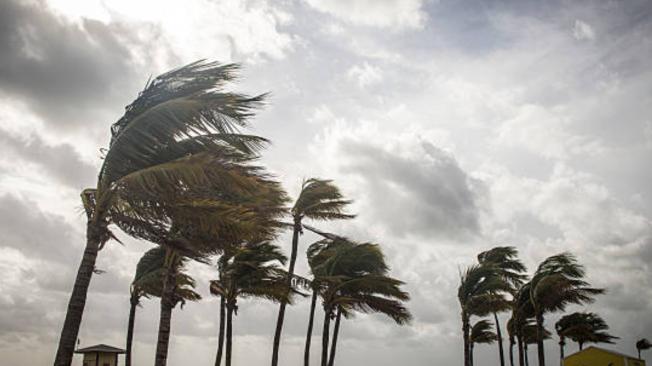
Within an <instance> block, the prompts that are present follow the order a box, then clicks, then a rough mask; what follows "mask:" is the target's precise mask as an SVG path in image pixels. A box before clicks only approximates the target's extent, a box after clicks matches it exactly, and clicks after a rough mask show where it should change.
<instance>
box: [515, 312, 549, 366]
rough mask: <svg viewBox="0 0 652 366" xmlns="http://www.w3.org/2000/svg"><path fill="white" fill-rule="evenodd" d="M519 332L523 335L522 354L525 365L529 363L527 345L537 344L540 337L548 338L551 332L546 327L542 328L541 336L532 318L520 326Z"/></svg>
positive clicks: (527, 365)
mask: <svg viewBox="0 0 652 366" xmlns="http://www.w3.org/2000/svg"><path fill="white" fill-rule="evenodd" d="M521 334H522V335H523V354H524V357H525V366H529V365H530V361H529V359H528V345H530V344H537V343H538V340H539V338H540V337H542V338H543V339H544V340H546V339H550V336H551V333H550V332H549V331H548V330H547V329H545V328H544V329H543V333H542V334H543V336H540V335H539V329H538V326H537V325H536V323H535V322H534V321H533V320H532V319H528V320H527V321H526V322H525V324H524V325H523V326H522V328H521Z"/></svg>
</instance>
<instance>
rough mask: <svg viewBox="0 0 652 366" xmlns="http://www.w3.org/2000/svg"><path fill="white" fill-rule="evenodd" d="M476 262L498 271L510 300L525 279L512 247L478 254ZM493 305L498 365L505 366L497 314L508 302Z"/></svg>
mask: <svg viewBox="0 0 652 366" xmlns="http://www.w3.org/2000/svg"><path fill="white" fill-rule="evenodd" d="M478 262H479V263H480V264H491V265H494V266H495V267H497V268H498V269H499V271H500V275H501V277H503V280H504V281H506V282H507V283H508V284H510V285H511V287H512V288H511V291H509V292H510V293H511V294H512V298H513V297H514V294H515V293H516V291H518V289H519V288H520V287H521V285H522V284H523V282H524V281H525V280H526V279H527V276H526V275H525V274H524V272H525V271H526V268H525V265H524V264H523V262H521V261H520V260H519V259H518V251H517V250H516V248H514V247H509V246H506V247H495V248H492V249H490V250H487V251H485V252H482V253H480V254H478ZM494 304H495V305H496V308H494V309H492V310H493V311H492V313H493V316H494V321H495V324H496V338H497V339H496V340H497V344H498V355H499V358H500V365H501V366H505V354H504V350H503V336H502V332H501V329H500V322H499V321H498V313H499V312H501V311H505V310H508V309H509V308H510V305H509V300H507V299H506V298H503V301H496V302H495V303H494ZM510 357H512V358H513V355H510ZM512 362H513V360H512Z"/></svg>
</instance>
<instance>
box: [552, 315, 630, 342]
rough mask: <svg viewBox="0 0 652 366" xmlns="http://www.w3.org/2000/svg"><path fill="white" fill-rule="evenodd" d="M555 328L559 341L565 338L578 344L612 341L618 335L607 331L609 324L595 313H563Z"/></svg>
mask: <svg viewBox="0 0 652 366" xmlns="http://www.w3.org/2000/svg"><path fill="white" fill-rule="evenodd" d="M555 330H556V331H557V335H559V339H560V342H562V343H563V342H564V340H565V339H566V338H568V339H571V340H572V341H574V342H577V343H578V344H582V345H583V344H586V343H614V340H616V339H618V337H614V336H612V335H610V334H609V333H607V330H609V326H608V325H607V323H606V322H605V321H604V320H603V319H602V318H601V317H600V316H599V315H597V314H595V313H579V312H576V313H571V314H568V315H564V316H563V317H562V318H561V319H559V321H557V323H555Z"/></svg>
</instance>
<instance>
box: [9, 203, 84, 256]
mask: <svg viewBox="0 0 652 366" xmlns="http://www.w3.org/2000/svg"><path fill="white" fill-rule="evenodd" d="M0 233H2V236H0V248H2V247H8V248H14V249H16V250H18V251H20V252H21V253H22V254H23V255H25V256H26V257H29V258H32V259H40V260H45V261H48V262H57V263H64V264H69V263H70V258H71V257H75V258H76V257H77V253H78V249H77V248H75V247H74V246H73V245H71V243H81V240H80V235H79V234H78V233H76V232H75V230H74V229H73V228H72V227H71V226H70V225H69V224H68V223H67V222H66V221H65V220H64V219H63V218H62V217H60V216H56V215H52V214H46V213H44V212H42V211H41V210H40V209H39V207H38V205H37V203H36V202H34V201H31V200H21V199H19V198H17V197H15V196H13V195H9V194H5V195H3V196H0Z"/></svg>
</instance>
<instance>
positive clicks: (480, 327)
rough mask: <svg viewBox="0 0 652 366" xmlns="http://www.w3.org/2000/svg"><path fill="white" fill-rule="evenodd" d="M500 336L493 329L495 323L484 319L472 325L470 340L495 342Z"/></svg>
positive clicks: (487, 342) (486, 342)
mask: <svg viewBox="0 0 652 366" xmlns="http://www.w3.org/2000/svg"><path fill="white" fill-rule="evenodd" d="M497 339H498V337H497V336H496V333H495V332H494V331H493V325H491V322H489V321H488V320H485V319H482V320H479V321H477V322H476V323H475V324H473V326H471V333H470V341H471V342H472V343H484V344H491V343H494V342H495V341H496V340H497Z"/></svg>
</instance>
